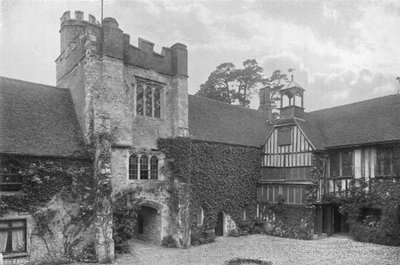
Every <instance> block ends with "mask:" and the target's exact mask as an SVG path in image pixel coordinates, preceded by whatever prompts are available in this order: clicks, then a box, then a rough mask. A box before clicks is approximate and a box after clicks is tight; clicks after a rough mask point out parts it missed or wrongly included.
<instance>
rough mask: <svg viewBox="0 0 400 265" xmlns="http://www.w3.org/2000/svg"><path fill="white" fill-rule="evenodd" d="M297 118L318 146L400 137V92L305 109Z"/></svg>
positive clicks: (374, 141) (343, 145)
mask: <svg viewBox="0 0 400 265" xmlns="http://www.w3.org/2000/svg"><path fill="white" fill-rule="evenodd" d="M304 119H305V120H304V121H303V120H299V119H296V123H297V125H298V126H299V127H300V128H301V129H302V130H303V131H304V133H305V134H306V135H307V137H308V138H309V139H310V140H311V142H312V143H313V144H314V146H316V148H317V149H325V148H335V147H345V146H353V145H366V144H375V143H383V142H391V141H400V95H398V94H397V95H390V96H385V97H380V98H374V99H370V100H366V101H361V102H357V103H353V104H348V105H343V106H338V107H334V108H329V109H323V110H318V111H313V112H309V113H305V118H304Z"/></svg>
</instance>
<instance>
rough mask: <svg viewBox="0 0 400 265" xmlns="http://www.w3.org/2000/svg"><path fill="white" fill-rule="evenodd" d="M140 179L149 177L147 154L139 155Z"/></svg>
mask: <svg viewBox="0 0 400 265" xmlns="http://www.w3.org/2000/svg"><path fill="white" fill-rule="evenodd" d="M140 179H149V158H148V156H147V155H142V156H141V157H140Z"/></svg>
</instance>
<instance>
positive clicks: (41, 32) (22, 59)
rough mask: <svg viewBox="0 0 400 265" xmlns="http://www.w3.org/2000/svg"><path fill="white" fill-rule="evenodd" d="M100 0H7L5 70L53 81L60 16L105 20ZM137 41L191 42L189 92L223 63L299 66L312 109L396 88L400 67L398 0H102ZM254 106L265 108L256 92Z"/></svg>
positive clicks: (268, 69)
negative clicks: (70, 13) (68, 13)
mask: <svg viewBox="0 0 400 265" xmlns="http://www.w3.org/2000/svg"><path fill="white" fill-rule="evenodd" d="M100 2H101V1H100V0H93V1H90V0H85V1H78V0H51V1H50V0H0V3H1V6H0V75H1V76H6V77H11V78H16V79H22V80H27V81H32V82H37V83H42V84H49V85H55V62H54V60H55V59H56V58H57V57H58V55H59V52H60V51H59V46H60V44H59V39H60V38H59V32H58V31H59V26H60V23H59V18H60V17H61V15H62V14H63V13H64V11H67V10H70V11H75V10H81V11H83V12H85V19H87V14H88V13H90V14H93V15H94V16H96V17H97V18H100ZM104 17H114V18H116V19H117V21H118V23H119V25H120V28H121V29H122V30H123V31H124V32H125V33H128V34H129V35H130V36H131V43H132V44H133V45H135V46H136V45H137V38H138V37H141V38H144V39H147V40H149V41H152V42H154V43H155V51H156V52H161V47H163V46H166V47H170V46H171V45H173V44H174V43H176V42H181V43H184V44H186V45H187V46H188V51H189V93H190V94H194V93H195V92H196V91H197V90H198V89H199V86H200V84H201V83H204V82H205V81H206V80H207V77H208V75H209V74H210V72H211V71H213V70H214V69H215V67H216V66H217V65H219V64H220V63H223V62H233V63H234V64H235V65H236V66H237V67H241V64H242V62H243V61H244V60H246V59H256V60H257V61H258V62H259V64H260V65H261V66H262V67H263V68H264V73H265V74H266V75H267V76H269V75H270V74H271V73H272V71H273V70H276V69H280V70H282V71H287V69H288V68H295V69H296V70H295V72H294V75H295V81H297V83H299V84H300V85H301V86H303V87H304V88H305V89H306V94H305V107H306V111H310V110H316V109H321V108H326V107H332V106H337V105H343V104H346V103H350V102H355V101H360V100H365V99H369V98H373V97H379V96H384V95H389V94H394V93H396V92H397V91H398V89H399V84H398V82H397V83H396V80H395V78H396V76H398V75H400V1H361V0H357V1H276V0H275V1H267V0H262V1H256V0H241V1H238V0H229V1H222V0H204V1H195V0H182V1H178V0H164V1H162V0H129V1H128V0H104ZM252 107H258V100H257V96H254V100H253V103H252Z"/></svg>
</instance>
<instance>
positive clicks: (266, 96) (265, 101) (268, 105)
mask: <svg viewBox="0 0 400 265" xmlns="http://www.w3.org/2000/svg"><path fill="white" fill-rule="evenodd" d="M258 96H259V97H260V107H258V110H260V111H263V112H265V113H266V114H267V120H269V121H271V120H272V102H271V89H270V88H269V87H263V88H260V91H259V92H258Z"/></svg>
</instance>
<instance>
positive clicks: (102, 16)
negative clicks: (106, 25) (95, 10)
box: [101, 0, 104, 25]
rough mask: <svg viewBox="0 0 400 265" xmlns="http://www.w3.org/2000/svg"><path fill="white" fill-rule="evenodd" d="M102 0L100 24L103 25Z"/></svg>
mask: <svg viewBox="0 0 400 265" xmlns="http://www.w3.org/2000/svg"><path fill="white" fill-rule="evenodd" d="M103 5H104V3H103V0H101V25H103Z"/></svg>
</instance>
